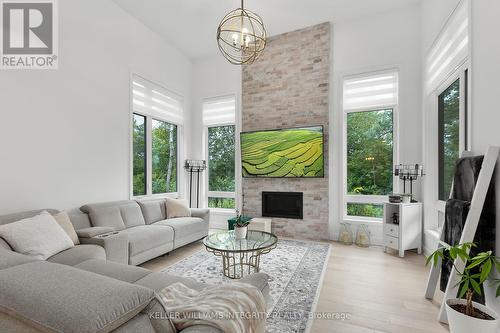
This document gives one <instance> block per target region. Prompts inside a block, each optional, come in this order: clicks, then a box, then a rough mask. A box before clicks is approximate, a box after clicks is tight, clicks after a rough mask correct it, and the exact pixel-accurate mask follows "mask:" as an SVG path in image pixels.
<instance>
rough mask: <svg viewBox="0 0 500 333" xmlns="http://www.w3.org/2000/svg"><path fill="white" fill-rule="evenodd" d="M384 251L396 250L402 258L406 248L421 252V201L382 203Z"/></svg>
mask: <svg viewBox="0 0 500 333" xmlns="http://www.w3.org/2000/svg"><path fill="white" fill-rule="evenodd" d="M383 232H384V252H387V248H391V249H394V250H397V251H398V252H399V256H400V257H401V258H403V257H404V256H405V251H406V250H411V249H416V250H417V253H418V254H421V253H422V203H420V202H414V203H391V202H386V203H384V231H383Z"/></svg>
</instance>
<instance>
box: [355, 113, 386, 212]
mask: <svg viewBox="0 0 500 333" xmlns="http://www.w3.org/2000/svg"><path fill="white" fill-rule="evenodd" d="M346 137H347V138H346V144H347V147H346V157H347V161H346V163H347V189H346V190H347V195H348V196H349V197H350V198H351V199H352V198H355V197H357V196H386V195H388V194H390V193H392V191H393V176H392V166H393V109H385V110H374V111H362V112H350V113H348V114H347V129H346ZM346 209H347V215H349V216H362V217H376V218H381V217H382V214H383V212H382V205H381V204H375V203H361V202H349V201H347V207H346Z"/></svg>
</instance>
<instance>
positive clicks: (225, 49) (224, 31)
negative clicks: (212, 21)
mask: <svg viewBox="0 0 500 333" xmlns="http://www.w3.org/2000/svg"><path fill="white" fill-rule="evenodd" d="M266 38H267V34H266V29H265V27H264V22H263V21H262V18H261V17H260V16H259V15H257V14H255V13H254V12H252V11H249V10H247V9H245V8H244V7H243V0H241V8H237V9H235V10H233V11H231V12H229V13H228V14H227V15H226V16H224V18H223V19H222V21H221V22H220V24H219V27H218V28H217V44H218V45H219V49H220V51H221V52H222V55H223V56H224V57H225V58H226V59H227V60H228V61H229V62H230V63H232V64H233V65H249V64H252V63H253V62H254V61H255V60H256V59H257V58H258V57H259V56H260V55H261V54H262V51H264V48H265V47H266Z"/></svg>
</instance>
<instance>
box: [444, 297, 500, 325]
mask: <svg viewBox="0 0 500 333" xmlns="http://www.w3.org/2000/svg"><path fill="white" fill-rule="evenodd" d="M466 303H467V301H466V300H465V299H456V298H452V299H449V300H447V301H446V314H447V315H448V323H449V325H450V332H451V333H471V332H478V333H479V332H481V333H497V330H498V324H499V320H498V318H499V317H498V314H497V313H496V312H495V311H493V310H491V309H490V308H488V307H486V306H484V305H482V304H479V303H476V302H473V304H474V308H476V309H478V310H481V311H482V312H484V313H486V314H489V315H490V316H492V317H493V318H495V320H484V319H479V318H474V317H470V316H466V315H465V314H463V313H461V312H458V311H456V310H454V309H453V308H452V307H451V306H450V305H454V304H464V305H465V304H466Z"/></svg>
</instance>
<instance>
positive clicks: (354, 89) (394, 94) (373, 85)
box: [343, 71, 399, 110]
mask: <svg viewBox="0 0 500 333" xmlns="http://www.w3.org/2000/svg"><path fill="white" fill-rule="evenodd" d="M398 84H399V83H398V73H397V72H396V71H390V72H383V73H380V72H379V73H373V74H366V75H359V76H355V77H347V78H345V79H344V86H343V87H344V91H343V108H344V110H359V109H377V108H383V107H387V106H391V105H397V104H398Z"/></svg>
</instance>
